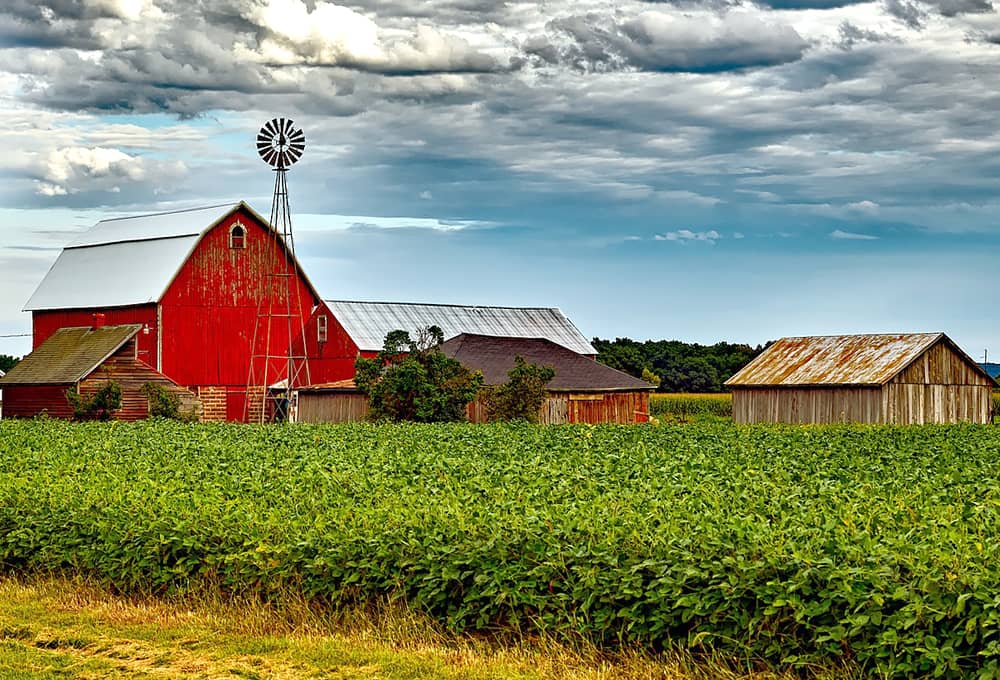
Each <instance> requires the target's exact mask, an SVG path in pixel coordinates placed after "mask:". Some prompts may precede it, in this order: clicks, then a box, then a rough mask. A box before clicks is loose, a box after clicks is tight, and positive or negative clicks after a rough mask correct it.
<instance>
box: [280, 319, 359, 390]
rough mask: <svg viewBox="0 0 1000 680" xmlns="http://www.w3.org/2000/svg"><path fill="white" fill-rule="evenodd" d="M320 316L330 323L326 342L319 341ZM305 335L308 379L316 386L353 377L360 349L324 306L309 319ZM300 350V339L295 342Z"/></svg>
mask: <svg viewBox="0 0 1000 680" xmlns="http://www.w3.org/2000/svg"><path fill="white" fill-rule="evenodd" d="M321 315H325V316H326V319H327V331H326V337H327V340H326V342H319V341H318V340H317V337H318V336H317V332H318V329H317V319H318V318H319V317H320V316H321ZM304 335H305V343H306V351H305V355H306V357H308V361H309V376H310V378H311V382H312V383H313V384H318V383H330V382H336V381H338V380H350V379H352V378H353V377H354V361H355V360H356V359H357V358H358V356H359V352H358V346H357V345H356V344H354V341H353V340H351V336H350V335H348V334H347V331H345V330H344V327H343V326H342V325H341V324H340V321H338V320H337V318H336V317H335V316H334V315H333V313H332V312H330V308H329V307H327V306H326V303H325V302H321V303H320V304H319V306H318V307H317V308H316V310H315V311H314V312H313V314H312V316H310V317H309V321H308V323H307V324H306V328H305V334H304ZM300 347H301V339H299V340H297V342H296V350H298V349H300ZM296 353H300V352H296ZM369 354H370V353H369Z"/></svg>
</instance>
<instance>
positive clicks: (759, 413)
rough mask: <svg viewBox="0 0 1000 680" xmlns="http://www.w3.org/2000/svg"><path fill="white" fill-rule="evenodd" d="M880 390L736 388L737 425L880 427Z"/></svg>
mask: <svg viewBox="0 0 1000 680" xmlns="http://www.w3.org/2000/svg"><path fill="white" fill-rule="evenodd" d="M881 418H882V392H881V390H880V389H879V388H878V387H802V388H794V387H734V388H733V420H734V421H735V422H737V423H878V422H881Z"/></svg>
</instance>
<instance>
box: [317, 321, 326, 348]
mask: <svg viewBox="0 0 1000 680" xmlns="http://www.w3.org/2000/svg"><path fill="white" fill-rule="evenodd" d="M316 342H326V314H321V315H320V316H317V317H316Z"/></svg>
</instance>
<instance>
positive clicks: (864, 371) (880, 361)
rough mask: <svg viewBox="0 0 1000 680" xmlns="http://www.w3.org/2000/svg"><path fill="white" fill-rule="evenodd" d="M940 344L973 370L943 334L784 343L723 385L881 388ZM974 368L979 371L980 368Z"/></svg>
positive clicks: (821, 338)
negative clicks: (958, 356) (948, 348)
mask: <svg viewBox="0 0 1000 680" xmlns="http://www.w3.org/2000/svg"><path fill="white" fill-rule="evenodd" d="M939 340H944V341H945V342H947V343H948V344H949V345H951V346H952V347H953V348H954V349H955V351H956V352H958V353H959V354H961V355H962V356H963V357H965V359H966V360H967V361H968V362H969V363H970V364H972V365H976V364H975V362H974V361H972V360H971V359H969V358H968V356H967V355H966V354H965V353H964V352H962V350H961V349H960V348H959V347H958V346H957V345H956V344H955V343H954V342H953V341H952V340H951V339H950V338H949V337H948V336H947V335H945V334H944V333H898V334H880V335H826V336H818V337H805V338H782V339H781V340H778V341H777V342H775V343H774V344H773V345H771V346H770V347H768V348H767V349H766V350H764V352H763V353H762V354H761V355H760V356H758V357H757V358H756V359H754V360H753V361H751V362H750V363H749V364H747V365H746V366H745V367H744V368H743V369H742V370H740V371H739V372H738V373H737V374H736V375H734V376H733V377H732V378H730V379H729V380H727V381H726V384H727V385H730V386H741V385H742V386H753V385H759V386H765V385H882V384H885V383H886V382H888V381H889V380H891V379H892V378H894V377H895V376H896V375H898V374H899V372H900V371H902V370H903V369H905V368H906V367H907V366H909V365H910V364H911V363H913V361H914V360H916V359H917V357H919V356H920V355H921V354H923V353H924V352H925V351H926V350H928V349H929V348H930V347H931V346H932V345H934V344H935V343H937V342H938V341H939ZM976 368H977V369H979V370H980V371H982V369H981V368H979V367H978V365H976ZM984 375H985V373H984Z"/></svg>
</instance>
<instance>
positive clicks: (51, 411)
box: [3, 385, 73, 418]
mask: <svg viewBox="0 0 1000 680" xmlns="http://www.w3.org/2000/svg"><path fill="white" fill-rule="evenodd" d="M69 388H70V386H69V385H23V386H20V387H5V388H3V392H4V404H3V417H4V418H33V417H35V416H37V415H40V414H42V413H45V414H46V415H48V416H50V417H52V418H72V417H73V407H72V406H70V405H69V400H68V399H66V390H68V389H69Z"/></svg>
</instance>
